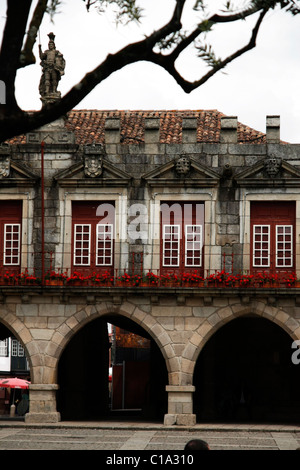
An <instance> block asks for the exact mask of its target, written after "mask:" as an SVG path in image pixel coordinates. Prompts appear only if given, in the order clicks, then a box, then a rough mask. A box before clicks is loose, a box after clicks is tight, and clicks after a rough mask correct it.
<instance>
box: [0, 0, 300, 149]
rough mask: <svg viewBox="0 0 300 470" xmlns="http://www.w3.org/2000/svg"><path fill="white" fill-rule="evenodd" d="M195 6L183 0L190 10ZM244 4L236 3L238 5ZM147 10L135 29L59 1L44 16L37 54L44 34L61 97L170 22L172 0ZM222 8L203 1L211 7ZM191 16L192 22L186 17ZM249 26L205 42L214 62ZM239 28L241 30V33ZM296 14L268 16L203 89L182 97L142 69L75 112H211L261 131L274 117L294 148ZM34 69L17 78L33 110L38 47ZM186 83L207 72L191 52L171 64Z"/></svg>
mask: <svg viewBox="0 0 300 470" xmlns="http://www.w3.org/2000/svg"><path fill="white" fill-rule="evenodd" d="M194 1H195V0H189V2H188V5H190V6H191V5H193V4H194ZM241 2H243V0H241V1H238V0H237V1H236V2H235V4H241ZM140 3H141V4H143V5H145V6H146V7H147V11H146V13H145V15H146V16H145V21H144V22H143V23H142V25H141V26H139V27H138V26H135V25H130V26H127V27H118V28H116V27H115V25H114V23H113V18H112V16H111V15H110V14H108V13H106V14H105V15H103V16H100V15H99V14H98V13H97V12H96V11H95V10H94V9H93V8H91V11H90V12H89V13H87V12H86V9H85V4H84V2H83V1H82V0H64V1H63V3H62V6H61V7H60V13H59V14H58V15H56V16H55V18H54V23H51V22H50V20H49V17H47V18H46V20H45V21H44V22H43V24H42V26H41V29H40V31H39V37H40V41H41V44H42V49H43V50H45V49H47V48H48V36H47V35H48V33H49V32H53V33H54V34H55V36H56V39H55V42H56V48H57V49H58V50H59V51H60V52H61V53H62V54H63V55H64V58H65V60H66V70H65V76H64V77H63V78H62V80H61V82H60V85H59V90H60V91H61V92H62V93H63V94H64V93H66V92H67V91H68V90H69V89H70V88H71V87H72V86H73V85H74V84H76V83H77V82H78V81H79V80H80V79H81V78H82V77H83V75H84V74H85V73H86V72H88V71H90V70H92V69H93V68H94V67H95V66H97V65H98V64H99V63H100V62H101V61H102V60H103V59H105V57H106V56H107V54H108V53H110V52H116V51H117V50H118V49H120V48H121V47H124V46H125V45H126V44H128V43H130V42H132V41H136V40H139V39H140V38H141V37H142V36H143V34H144V33H146V34H147V33H151V32H152V30H153V29H157V28H158V27H160V26H161V25H162V24H163V23H164V22H165V21H167V20H168V19H169V18H170V15H171V11H172V8H173V6H174V0H142V1H141V2H140ZM215 4H221V5H222V4H223V2H222V1H221V2H220V1H218V0H209V5H210V6H211V7H212V6H214V5H215ZM189 12H190V14H187V15H186V16H185V21H186V24H192V25H193V24H194V23H195V22H196V19H195V16H193V15H195V14H194V13H193V11H192V9H191V8H190V9H189ZM5 13H6V1H5V0H0V32H2V31H3V27H4V24H5ZM191 13H193V15H192V14H191ZM253 25H254V22H253V20H252V21H247V22H242V23H241V24H240V25H239V26H238V27H233V26H228V25H227V26H225V27H222V28H216V29H215V31H214V33H213V36H212V39H211V40H210V42H211V43H212V44H213V45H215V50H216V54H217V56H221V57H222V58H224V57H225V56H226V55H227V54H229V53H230V52H232V51H234V50H235V49H236V48H237V47H238V48H240V47H241V46H244V45H245V44H246V43H247V42H248V40H249V37H250V34H251V30H252V27H253ZM245 26H246V27H245ZM299 44H300V15H299V16H296V17H293V16H292V15H291V14H287V13H283V12H282V11H280V10H276V11H272V12H270V13H269V14H268V16H267V18H266V19H265V22H264V23H263V26H262V28H261V30H260V34H259V37H258V40H257V47H256V48H255V49H254V50H252V51H250V52H247V53H246V54H245V55H244V56H243V57H242V58H239V59H237V60H236V61H235V62H234V63H232V64H230V65H229V66H228V67H227V68H226V69H225V71H224V72H225V73H224V72H223V73H222V72H219V73H218V74H217V75H216V76H214V77H213V78H211V79H210V80H209V81H208V82H207V83H206V84H204V85H203V86H201V87H200V88H199V89H198V90H195V91H193V92H192V93H190V94H186V93H185V92H184V91H182V90H181V88H180V87H179V86H178V85H177V84H176V82H175V81H174V79H173V78H172V77H171V76H170V75H168V73H167V72H165V71H164V70H162V69H160V68H159V67H158V66H155V65H152V64H149V63H145V62H141V63H139V64H135V65H131V66H128V67H126V68H124V69H123V70H121V71H119V72H116V73H115V74H113V75H112V76H111V77H109V78H108V79H107V80H106V81H105V82H103V83H101V84H100V85H98V86H97V87H96V88H95V89H94V90H93V91H92V92H91V93H90V95H89V96H88V97H86V98H85V99H84V100H83V101H82V102H81V103H80V104H79V105H78V106H77V108H78V109H107V110H108V109H119V110H134V109H146V110H150V109H161V110H166V109H194V110H200V109H217V110H218V111H220V112H222V113H224V114H226V115H228V116H237V117H238V119H239V121H241V122H242V123H244V124H246V125H248V126H250V127H253V128H254V129H257V130H259V131H262V132H265V126H266V116H267V115H280V122H281V138H282V139H283V140H285V141H288V142H292V143H300V98H299V79H300V47H299ZM34 52H35V54H36V57H37V63H36V64H35V65H32V66H30V67H27V68H26V69H24V70H21V71H20V72H18V77H17V83H16V90H17V99H18V102H19V104H20V106H21V107H22V108H23V109H26V110H33V109H40V107H41V101H40V96H39V92H38V84H39V80H40V75H41V67H40V61H39V59H38V48H37V45H36V47H35V49H34ZM177 67H178V69H180V70H181V72H182V74H183V75H184V76H185V77H186V78H188V79H196V78H198V77H199V73H201V72H202V73H203V72H206V71H207V70H208V68H207V67H206V66H201V63H200V62H199V59H197V58H196V56H195V53H193V51H191V50H190V51H188V53H186V54H185V56H184V57H183V58H182V59H180V61H179V62H178V65H177Z"/></svg>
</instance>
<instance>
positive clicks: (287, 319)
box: [182, 299, 300, 384]
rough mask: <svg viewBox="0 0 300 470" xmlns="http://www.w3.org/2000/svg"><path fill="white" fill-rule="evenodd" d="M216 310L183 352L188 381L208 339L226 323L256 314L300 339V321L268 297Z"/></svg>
mask: <svg viewBox="0 0 300 470" xmlns="http://www.w3.org/2000/svg"><path fill="white" fill-rule="evenodd" d="M213 310H214V311H213V312H212V313H211V314H210V315H209V316H208V317H207V318H206V319H205V320H204V321H203V322H201V324H200V325H199V327H198V328H197V329H196V330H195V331H194V333H193V335H192V336H191V338H190V340H189V342H188V344H187V346H186V348H185V350H184V351H183V354H182V361H183V367H184V371H185V374H186V383H187V384H192V383H193V373H194V368H195V364H196V361H197V359H198V357H199V355H200V353H201V351H202V349H203V347H204V346H205V345H206V343H207V342H208V340H209V339H210V338H211V337H212V336H213V334H214V333H215V332H216V331H218V330H219V329H220V328H221V327H222V326H224V325H226V323H228V322H230V321H232V320H234V319H236V318H239V317H243V316H246V315H255V316H257V317H262V318H265V319H268V320H270V321H271V322H274V323H276V324H277V325H278V326H280V327H281V328H282V329H283V330H284V331H286V333H288V334H289V336H290V337H291V338H292V339H293V340H297V339H300V322H299V320H298V319H295V318H293V317H291V316H290V315H288V314H287V313H286V312H285V311H284V309H283V308H281V307H280V308H279V307H275V306H272V305H269V303H268V301H267V299H266V300H262V299H260V300H259V301H253V302H249V303H247V304H243V303H241V302H239V303H233V304H231V305H228V306H226V307H221V308H219V309H218V308H215V309H213Z"/></svg>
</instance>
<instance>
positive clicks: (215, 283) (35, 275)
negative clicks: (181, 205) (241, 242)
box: [0, 252, 300, 288]
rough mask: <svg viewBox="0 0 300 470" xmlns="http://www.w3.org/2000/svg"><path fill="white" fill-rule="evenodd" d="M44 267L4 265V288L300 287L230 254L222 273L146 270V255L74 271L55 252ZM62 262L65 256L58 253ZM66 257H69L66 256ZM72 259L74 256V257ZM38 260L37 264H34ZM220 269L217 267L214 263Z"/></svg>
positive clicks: (287, 276)
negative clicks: (60, 264) (242, 264)
mask: <svg viewBox="0 0 300 470" xmlns="http://www.w3.org/2000/svg"><path fill="white" fill-rule="evenodd" d="M44 255H45V259H44V263H42V265H43V267H46V270H45V271H44V272H43V271H42V269H41V266H40V267H39V268H23V269H22V270H20V267H18V266H11V267H10V266H2V267H1V265H0V286H43V287H44V286H46V287H47V286H52V285H56V286H66V287H68V286H82V287H157V288H165V287H175V288H247V287H252V288H265V287H269V288H290V287H298V286H300V280H299V281H298V279H297V276H296V274H295V272H294V271H293V270H292V269H288V270H284V269H283V268H280V269H274V268H273V269H272V268H270V267H268V268H266V269H258V268H256V269H255V271H253V272H252V271H247V270H246V271H245V270H241V269H239V264H238V262H237V261H235V260H237V259H239V261H240V260H241V256H240V255H237V254H236V253H235V254H233V253H226V254H224V255H222V257H221V258H220V256H218V264H219V265H220V267H221V269H219V270H217V269H216V270H212V269H207V270H203V269H194V268H192V267H190V268H184V269H179V268H174V269H171V268H168V269H167V268H164V269H162V270H159V269H157V270H154V269H147V270H146V269H144V262H143V255H142V254H141V253H131V255H130V256H131V258H130V259H129V267H130V268H129V269H124V270H120V269H115V268H113V267H107V268H105V267H103V266H102V267H96V268H91V267H89V266H82V267H79V266H76V267H73V268H72V269H71V268H69V269H62V268H56V266H55V261H54V259H55V255H54V253H53V252H47V253H44ZM30 256H32V259H31V260H30V264H31V265H34V264H35V262H36V264H37V263H40V260H41V256H39V254H38V253H33V254H31V255H30ZM56 256H59V258H60V259H62V254H61V253H60V254H58V253H56ZM64 257H66V253H64ZM210 258H212V256H210ZM70 259H71V256H70ZM34 260H35V261H34ZM214 265H216V263H214Z"/></svg>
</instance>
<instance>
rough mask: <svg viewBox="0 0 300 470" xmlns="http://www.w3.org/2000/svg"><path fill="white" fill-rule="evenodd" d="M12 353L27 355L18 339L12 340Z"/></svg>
mask: <svg viewBox="0 0 300 470" xmlns="http://www.w3.org/2000/svg"><path fill="white" fill-rule="evenodd" d="M11 355H12V356H13V357H24V355H25V351H24V348H23V346H22V344H21V343H19V341H18V340H17V339H13V340H12V341H11Z"/></svg>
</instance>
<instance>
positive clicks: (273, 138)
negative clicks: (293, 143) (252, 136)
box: [266, 116, 280, 144]
mask: <svg viewBox="0 0 300 470" xmlns="http://www.w3.org/2000/svg"><path fill="white" fill-rule="evenodd" d="M266 134H267V143H269V144H276V143H279V142H280V116H267V118H266Z"/></svg>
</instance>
